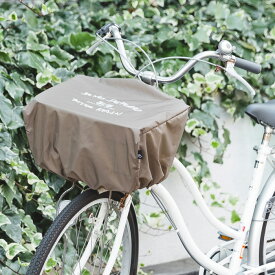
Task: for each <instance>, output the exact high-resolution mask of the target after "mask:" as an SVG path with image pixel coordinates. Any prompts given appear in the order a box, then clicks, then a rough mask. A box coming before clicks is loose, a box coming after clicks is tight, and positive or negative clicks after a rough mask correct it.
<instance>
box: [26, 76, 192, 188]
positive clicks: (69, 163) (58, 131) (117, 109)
mask: <svg viewBox="0 0 275 275" xmlns="http://www.w3.org/2000/svg"><path fill="white" fill-rule="evenodd" d="M188 108H189V107H188V106H187V105H186V104H185V103H184V102H183V101H182V100H178V99H175V98H173V97H170V96H168V95H166V94H164V93H163V92H161V91H159V90H158V89H156V88H154V87H152V86H149V85H146V84H144V83H142V82H141V81H139V80H136V79H114V78H110V79H106V78H105V79H104V78H92V77H87V76H76V77H74V78H72V79H70V80H67V81H65V82H63V83H61V84H59V85H56V86H54V87H52V88H50V89H48V90H46V91H44V92H42V93H40V94H39V95H38V96H36V97H35V98H34V100H32V101H31V102H30V103H29V104H28V105H27V106H26V108H25V110H24V120H25V126H26V130H27V135H28V140H29V144H30V148H31V150H32V153H33V156H34V159H35V161H36V163H37V164H38V165H40V166H41V167H42V168H45V169H47V170H49V171H52V172H54V173H56V174H58V175H60V176H63V177H65V178H67V179H69V180H80V181H83V182H85V183H87V184H88V185H89V186H90V187H91V188H93V189H99V188H105V189H107V190H110V191H120V192H124V193H129V192H132V191H134V190H136V189H139V188H143V187H148V186H151V185H152V184H156V183H159V182H161V181H162V180H164V179H165V178H166V177H167V175H168V173H169V169H170V167H171V165H172V162H173V158H174V156H175V154H176V151H177V148H178V146H179V143H180V140H181V136H182V133H183V129H184V126H185V122H186V119H187V115H188Z"/></svg>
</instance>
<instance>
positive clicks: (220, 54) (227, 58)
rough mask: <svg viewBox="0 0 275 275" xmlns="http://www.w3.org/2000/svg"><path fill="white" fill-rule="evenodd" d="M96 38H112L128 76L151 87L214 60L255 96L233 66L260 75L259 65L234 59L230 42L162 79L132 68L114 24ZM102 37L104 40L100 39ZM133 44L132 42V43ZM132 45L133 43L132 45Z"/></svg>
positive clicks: (102, 29) (222, 43)
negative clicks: (221, 63) (224, 66)
mask: <svg viewBox="0 0 275 275" xmlns="http://www.w3.org/2000/svg"><path fill="white" fill-rule="evenodd" d="M97 35H98V37H99V38H100V39H101V42H106V41H105V40H104V39H105V38H110V37H112V38H113V39H114V40H115V42H116V45H117V51H118V53H119V54H120V59H121V62H122V64H123V66H124V68H125V70H126V71H128V73H129V74H131V75H133V76H137V75H138V76H139V77H140V79H141V80H142V81H144V82H146V83H147V84H151V85H153V84H154V83H156V82H158V83H172V82H175V81H177V80H179V79H180V78H182V76H183V75H184V74H186V73H187V72H189V71H190V70H191V69H192V68H193V67H194V66H195V65H196V63H197V62H199V61H200V60H203V59H205V58H215V59H218V60H220V61H223V62H226V68H223V67H221V68H223V69H224V70H225V72H227V73H228V74H229V75H230V76H233V77H235V78H236V79H237V80H239V81H240V82H242V84H243V85H245V86H246V87H247V88H248V90H249V92H250V93H251V95H252V96H254V95H255V91H254V89H253V88H252V87H251V86H250V85H249V83H248V82H247V81H246V80H244V79H243V78H242V77H241V76H240V75H239V74H238V73H237V72H236V71H235V70H234V65H235V66H236V67H239V68H241V69H244V70H247V71H249V72H252V73H256V74H258V73H260V72H261V66H260V65H259V64H256V63H254V62H251V61H248V60H245V59H241V58H239V57H235V56H233V55H232V52H233V49H234V48H233V46H232V45H231V43H230V42H228V41H226V40H223V41H221V42H220V43H219V46H218V50H217V51H204V52H201V53H199V54H197V55H195V56H194V57H193V58H192V60H189V61H188V62H187V63H186V64H185V65H184V66H183V67H181V69H180V70H178V71H177V72H176V73H175V74H174V75H172V76H169V77H162V76H157V75H156V74H155V73H153V72H151V71H138V70H136V69H135V68H134V66H133V65H132V64H131V62H130V60H129V58H128V57H127V54H126V51H125V47H124V43H123V39H122V37H121V34H120V28H119V27H118V26H117V25H116V24H113V23H111V24H108V25H105V26H104V27H102V28H101V29H100V30H99V31H97ZM102 36H104V38H102ZM96 43H97V44H94V45H92V46H91V48H90V49H88V50H87V53H89V54H90V53H91V51H92V50H94V49H95V47H96V46H98V42H96ZM132 43H133V42H132ZM133 44H134V43H133Z"/></svg>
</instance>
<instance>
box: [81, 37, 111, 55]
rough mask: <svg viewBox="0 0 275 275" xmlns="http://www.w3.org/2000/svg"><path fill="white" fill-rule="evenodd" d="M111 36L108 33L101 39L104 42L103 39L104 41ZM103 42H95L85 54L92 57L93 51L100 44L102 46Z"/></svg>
mask: <svg viewBox="0 0 275 275" xmlns="http://www.w3.org/2000/svg"><path fill="white" fill-rule="evenodd" d="M111 36H112V34H111V33H110V32H109V33H107V34H106V35H105V36H104V37H102V39H103V40H104V39H106V38H110V37H111ZM103 40H101V39H100V40H97V41H96V42H95V43H94V44H92V46H91V47H90V48H89V49H88V50H86V53H87V54H88V55H92V54H93V52H94V51H95V49H96V48H97V47H98V46H99V45H100V44H102V43H103V42H104V41H103Z"/></svg>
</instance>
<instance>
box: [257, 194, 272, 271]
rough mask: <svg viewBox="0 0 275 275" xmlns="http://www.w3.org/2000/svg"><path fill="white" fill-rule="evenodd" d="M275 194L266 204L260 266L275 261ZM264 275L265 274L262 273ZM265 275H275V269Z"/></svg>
mask: <svg viewBox="0 0 275 275" xmlns="http://www.w3.org/2000/svg"><path fill="white" fill-rule="evenodd" d="M274 204H275V192H274V194H273V196H272V198H271V199H270V200H269V201H268V202H267V204H266V214H265V217H264V222H263V225H262V230H261V237H260V246H259V264H260V265H263V264H266V263H270V262H274V261H275V205H274ZM262 274H264V273H262ZM265 274H275V269H272V270H269V271H267V272H266V273H265Z"/></svg>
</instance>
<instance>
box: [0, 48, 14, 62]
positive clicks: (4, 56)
mask: <svg viewBox="0 0 275 275" xmlns="http://www.w3.org/2000/svg"><path fill="white" fill-rule="evenodd" d="M0 61H1V62H4V63H11V62H12V60H11V56H10V54H9V53H8V52H6V51H3V50H0Z"/></svg>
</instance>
